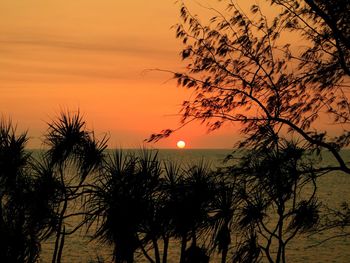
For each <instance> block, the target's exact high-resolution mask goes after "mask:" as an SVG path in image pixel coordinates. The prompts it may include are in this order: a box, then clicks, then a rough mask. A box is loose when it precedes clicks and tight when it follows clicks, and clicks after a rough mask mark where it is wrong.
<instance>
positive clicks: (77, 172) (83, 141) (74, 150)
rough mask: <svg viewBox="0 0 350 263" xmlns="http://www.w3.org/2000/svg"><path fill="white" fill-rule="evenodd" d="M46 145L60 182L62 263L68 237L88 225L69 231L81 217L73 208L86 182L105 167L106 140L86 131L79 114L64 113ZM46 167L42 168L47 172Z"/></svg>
mask: <svg viewBox="0 0 350 263" xmlns="http://www.w3.org/2000/svg"><path fill="white" fill-rule="evenodd" d="M48 125H49V128H48V131H47V134H46V136H45V142H46V144H47V146H48V147H49V149H48V151H47V152H46V154H45V156H44V158H45V159H46V160H47V162H48V167H50V171H51V172H52V175H51V176H52V177H54V178H55V180H56V181H57V182H59V184H60V186H59V189H60V191H59V193H60V196H59V198H57V200H56V201H58V205H56V208H57V210H56V216H57V225H56V229H55V232H56V240H55V248H54V252H53V256H52V263H56V262H61V257H62V252H63V247H64V241H65V236H66V235H69V234H73V233H74V232H75V231H77V230H78V229H79V228H80V227H81V226H82V225H83V224H84V222H81V223H79V224H78V225H76V226H74V227H73V228H72V229H68V228H66V225H65V221H66V220H67V219H68V218H71V217H74V216H81V213H77V212H71V211H69V210H68V205H69V204H70V205H71V206H72V207H74V205H75V204H76V201H77V200H78V198H81V197H82V196H83V195H84V194H85V192H84V182H85V181H86V178H87V176H88V175H89V174H91V173H92V172H94V171H95V170H97V169H98V168H99V166H100V165H101V164H102V160H103V157H104V152H103V151H104V150H105V148H106V138H103V139H102V140H101V141H99V140H97V139H96V138H95V136H94V133H93V132H92V131H88V130H87V129H86V124H85V121H84V120H83V119H82V116H81V115H80V113H79V112H77V113H73V114H72V113H69V112H68V113H64V112H63V113H61V115H60V116H59V118H58V119H57V120H54V121H52V123H49V124H48ZM46 167H47V166H46V165H45V166H42V168H44V169H46Z"/></svg>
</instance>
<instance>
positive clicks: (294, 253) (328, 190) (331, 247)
mask: <svg viewBox="0 0 350 263" xmlns="http://www.w3.org/2000/svg"><path fill="white" fill-rule="evenodd" d="M230 153H231V150H224V149H220V150H213V149H208V150H205V149H200V150H199V149H196V150H190V149H186V150H165V149H164V150H160V151H159V155H160V158H161V159H165V160H166V159H172V160H177V161H179V162H182V163H185V164H186V163H192V162H195V161H198V160H201V159H205V160H207V161H209V162H211V163H212V165H213V166H222V165H223V163H222V161H223V159H224V158H225V157H226V156H227V155H228V154H230ZM342 156H343V157H344V159H345V160H350V150H344V151H343V152H342ZM322 162H323V163H324V164H335V160H334V159H333V158H331V156H330V155H329V154H324V156H323V161H322ZM318 191H319V192H318V196H319V199H320V200H321V201H322V203H323V204H328V205H330V206H333V207H334V206H339V205H340V204H341V203H342V202H344V201H350V175H346V174H342V173H330V174H327V175H325V176H323V177H322V178H320V180H319V184H318ZM331 234H332V233H325V234H323V235H321V236H320V235H318V236H311V237H308V238H304V237H303V238H300V237H298V238H295V239H294V240H293V241H291V243H290V245H289V249H288V250H287V261H288V262H292V263H293V262H338V263H347V262H350V236H349V237H348V238H338V239H333V240H331V241H328V242H325V243H322V244H320V245H318V246H314V245H315V244H317V243H318V242H319V241H321V240H323V239H326V238H327V237H329V236H330V235H331ZM88 235H89V233H88ZM88 235H86V233H85V230H82V231H81V232H79V233H76V234H74V235H72V236H69V237H67V238H66V241H65V249H64V252H63V262H65V263H87V262H89V261H90V260H92V259H96V257H97V256H102V257H103V258H104V259H105V262H111V257H110V254H111V248H109V247H107V246H105V245H101V244H96V243H94V242H89V239H88V238H86V236H88ZM179 247H180V246H179V244H177V243H173V244H171V250H170V252H169V253H170V255H169V260H168V262H169V263H177V262H178V257H179ZM52 250H53V242H52V241H50V240H49V241H47V242H45V243H44V244H42V254H41V262H43V263H46V262H51V255H52ZM136 262H142V263H143V262H148V261H146V260H144V259H142V258H140V259H138V260H137V261H136ZM211 262H219V260H218V259H215V258H213V259H212V260H211Z"/></svg>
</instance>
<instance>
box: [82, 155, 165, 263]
mask: <svg viewBox="0 0 350 263" xmlns="http://www.w3.org/2000/svg"><path fill="white" fill-rule="evenodd" d="M159 175H160V168H159V161H158V159H157V153H154V152H149V151H144V152H143V154H142V155H141V156H136V155H135V154H134V153H128V154H126V155H124V153H123V152H122V151H119V150H116V151H115V152H114V153H113V154H112V155H111V156H109V158H108V159H107V160H106V161H105V162H104V165H103V168H102V170H101V172H100V173H99V176H98V177H97V178H96V180H97V181H96V183H95V185H94V187H93V189H92V190H91V197H90V199H89V202H88V207H89V216H88V219H89V221H90V222H94V221H96V220H98V221H97V222H98V228H97V231H96V234H95V238H99V239H100V240H101V241H102V242H104V243H108V244H111V245H112V246H113V247H114V252H113V257H114V261H115V262H116V263H121V262H127V263H131V262H134V254H135V251H136V250H137V249H139V248H143V246H144V245H145V243H147V242H148V241H149V240H150V241H151V242H153V244H156V240H155V239H156V238H157V236H156V235H157V233H156V232H152V231H154V228H153V223H154V221H153V216H154V214H153V212H154V209H153V194H154V193H155V190H156V189H157V185H158V184H159ZM147 229H148V230H149V231H147ZM142 234H144V235H142ZM159 260H160V259H159V255H158V256H157V262H159Z"/></svg>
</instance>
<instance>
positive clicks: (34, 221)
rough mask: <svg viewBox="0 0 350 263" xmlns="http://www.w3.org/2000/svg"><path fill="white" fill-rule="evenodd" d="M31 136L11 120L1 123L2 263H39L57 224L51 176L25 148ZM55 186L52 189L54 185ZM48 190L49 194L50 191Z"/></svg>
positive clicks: (0, 196) (0, 247) (0, 249)
mask: <svg viewBox="0 0 350 263" xmlns="http://www.w3.org/2000/svg"><path fill="white" fill-rule="evenodd" d="M26 142H27V136H26V134H25V133H22V134H16V129H15V127H14V126H13V125H12V123H11V122H10V121H8V122H6V121H4V120H1V122H0V258H1V261H2V262H8V263H10V262H14V263H15V262H18V263H23V262H28V263H32V262H37V261H38V259H39V253H40V242H41V241H42V240H43V239H45V238H46V237H47V235H48V234H49V233H50V227H51V226H53V225H55V222H54V221H55V220H54V216H53V214H54V209H53V206H52V203H51V201H50V200H52V198H51V197H52V196H54V194H53V193H48V192H47V191H48V189H49V188H48V186H49V185H50V184H52V181H51V178H47V177H46V174H43V173H37V171H38V170H37V169H36V168H37V167H38V166H37V164H36V162H35V161H34V159H33V157H32V155H31V153H30V152H29V151H27V150H25V146H26ZM50 189H52V188H50ZM46 193H47V194H46Z"/></svg>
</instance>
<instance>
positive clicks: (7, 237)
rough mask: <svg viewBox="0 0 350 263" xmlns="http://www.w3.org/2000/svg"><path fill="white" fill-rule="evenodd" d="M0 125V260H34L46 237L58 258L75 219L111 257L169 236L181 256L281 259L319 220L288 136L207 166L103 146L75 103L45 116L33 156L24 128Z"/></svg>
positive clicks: (159, 244)
mask: <svg viewBox="0 0 350 263" xmlns="http://www.w3.org/2000/svg"><path fill="white" fill-rule="evenodd" d="M0 134H1V145H0V146H1V149H0V150H1V151H0V152H1V156H0V170H1V177H0V178H1V210H0V212H1V214H0V215H1V217H0V220H1V221H0V223H1V225H0V227H1V228H0V230H1V235H0V238H1V246H0V248H1V259H2V260H3V261H2V262H37V260H38V259H39V258H40V243H41V242H43V241H45V240H47V239H48V238H51V239H53V240H55V242H54V247H53V253H52V262H61V261H62V255H64V244H65V237H66V236H67V235H71V234H73V233H74V232H76V231H77V230H79V229H81V228H85V229H89V231H90V232H91V231H92V233H93V236H92V239H96V240H98V241H100V242H102V243H104V244H106V245H110V246H112V247H113V260H114V262H118V263H119V262H127V263H131V262H134V260H135V255H136V252H138V254H139V252H141V253H142V254H143V256H144V257H145V258H146V259H147V260H148V261H149V262H151V263H165V262H168V261H167V258H168V248H169V243H170V242H172V243H173V244H174V242H175V243H177V244H178V245H179V251H180V259H179V261H180V262H181V263H185V262H209V258H210V256H212V255H213V254H217V253H219V254H220V255H221V256H220V258H221V259H220V260H221V262H222V263H224V262H232V260H233V261H234V262H256V261H259V260H260V259H261V258H262V257H265V258H267V259H268V260H269V262H285V261H286V259H285V251H286V248H287V245H288V242H289V241H290V240H291V239H292V238H294V237H295V236H297V235H301V234H305V233H308V232H310V231H313V230H315V229H316V227H317V226H318V223H319V217H320V215H319V203H318V200H317V196H316V181H317V173H316V172H315V171H314V170H313V168H312V167H313V163H312V161H311V159H308V158H305V156H307V155H308V154H309V153H308V152H307V151H306V150H304V149H302V148H300V147H299V146H298V145H297V144H296V143H293V142H287V141H278V142H277V143H276V144H273V145H268V146H266V147H267V148H265V149H260V150H259V151H256V150H254V151H245V153H244V155H243V156H242V158H240V161H239V162H238V163H235V164H234V165H230V166H226V167H223V168H220V169H214V168H213V167H211V165H210V164H209V163H207V162H205V161H204V160H201V161H198V162H197V163H193V164H188V165H184V164H182V165H181V164H179V163H176V162H174V161H171V160H170V161H169V160H168V161H164V160H160V159H159V157H158V152H157V151H156V150H146V149H142V150H139V152H135V151H133V152H125V151H122V150H114V151H110V152H106V151H105V148H106V146H107V144H106V143H107V140H106V139H105V138H103V139H102V140H97V139H96V138H95V136H94V134H93V132H92V131H88V130H86V126H85V122H84V121H83V119H82V118H81V116H80V114H79V113H75V114H70V113H64V114H61V116H59V117H58V119H57V120H55V121H53V122H52V123H51V124H49V128H48V131H47V133H46V135H45V142H46V143H47V147H48V148H47V150H46V151H42V155H40V156H36V157H34V155H33V154H32V153H31V152H30V151H26V150H25V143H26V141H27V139H26V134H19V135H17V134H16V131H15V129H14V128H13V126H12V124H11V123H10V122H6V121H2V123H1V126H0ZM305 187H308V188H309V189H308V190H307V191H303V188H305ZM72 217H78V218H77V219H75V220H74V222H77V224H76V225H72V224H68V223H67V222H69V220H71V218H72ZM70 222H72V221H70ZM271 222H272V223H271ZM233 236H235V240H234V241H233V240H232V237H233ZM276 249H277V253H276V252H273V251H275V250H276Z"/></svg>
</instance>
